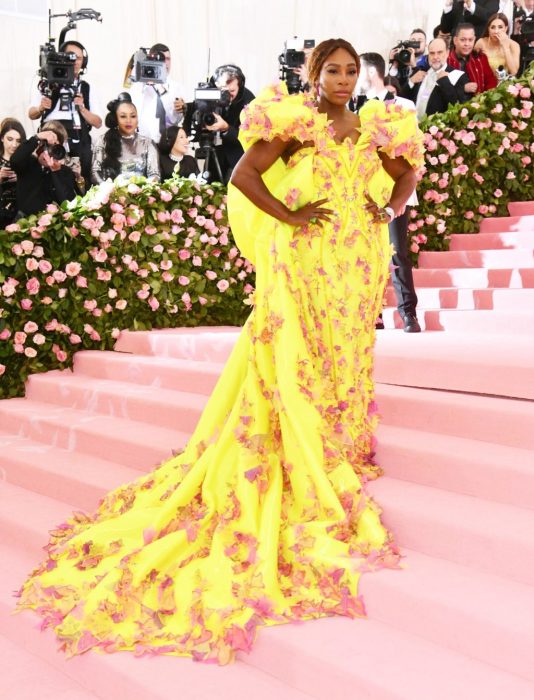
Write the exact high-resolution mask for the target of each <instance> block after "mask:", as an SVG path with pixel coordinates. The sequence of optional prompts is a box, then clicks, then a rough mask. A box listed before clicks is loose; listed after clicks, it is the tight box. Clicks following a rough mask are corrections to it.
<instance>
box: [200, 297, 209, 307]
mask: <svg viewBox="0 0 534 700" xmlns="http://www.w3.org/2000/svg"><path fill="white" fill-rule="evenodd" d="M198 303H199V304H200V305H201V306H204V305H205V304H207V303H208V300H207V299H206V297H198Z"/></svg>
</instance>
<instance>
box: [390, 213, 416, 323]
mask: <svg viewBox="0 0 534 700" xmlns="http://www.w3.org/2000/svg"><path fill="white" fill-rule="evenodd" d="M389 240H390V243H392V245H393V246H394V248H395V251H396V252H395V253H394V255H393V257H392V259H391V261H392V263H393V266H394V270H393V271H392V273H391V278H392V281H393V287H394V289H395V296H396V297H397V308H398V309H399V313H400V314H401V316H404V315H405V314H407V313H412V314H415V310H416V308H417V294H416V293H415V287H414V284H413V274H412V262H411V260H410V255H409V252H408V212H405V213H404V214H402V215H401V216H397V218H396V219H393V221H392V222H391V223H390V224H389Z"/></svg>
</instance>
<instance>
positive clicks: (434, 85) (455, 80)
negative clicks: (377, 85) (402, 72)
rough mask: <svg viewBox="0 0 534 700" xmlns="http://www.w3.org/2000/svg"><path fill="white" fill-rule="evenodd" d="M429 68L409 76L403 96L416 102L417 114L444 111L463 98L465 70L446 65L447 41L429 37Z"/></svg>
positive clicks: (464, 100) (464, 99) (465, 94)
mask: <svg viewBox="0 0 534 700" xmlns="http://www.w3.org/2000/svg"><path fill="white" fill-rule="evenodd" d="M428 60H429V63H430V68H429V69H428V70H427V71H422V70H418V71H416V72H415V73H413V74H412V75H411V76H410V79H409V81H408V84H407V86H406V88H405V89H404V90H403V97H407V98H408V99H409V100H412V101H413V102H415V106H416V110H417V117H418V119H419V120H421V119H422V118H423V117H424V116H425V115H429V114H436V113H437V112H445V111H446V110H447V108H448V106H449V105H451V104H457V103H458V102H466V101H467V99H468V97H469V95H468V94H467V92H466V90H465V86H466V85H467V84H468V80H469V78H468V77H467V75H466V73H465V72H463V71H461V70H458V69H455V68H452V67H450V66H448V65H447V44H446V43H445V41H444V39H432V41H431V42H430V44H429V45H428Z"/></svg>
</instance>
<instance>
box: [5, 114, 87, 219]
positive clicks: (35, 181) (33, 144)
mask: <svg viewBox="0 0 534 700" xmlns="http://www.w3.org/2000/svg"><path fill="white" fill-rule="evenodd" d="M59 126H61V125H59ZM65 156H66V151H65V148H64V147H63V135H62V133H61V129H60V128H58V125H56V124H54V122H51V123H47V124H45V125H44V126H43V128H42V129H41V131H39V133H38V134H37V135H36V136H31V137H30V138H29V139H28V140H27V141H25V142H24V143H22V144H21V145H20V146H19V147H18V148H17V150H16V151H15V152H14V153H13V155H12V156H11V166H12V168H13V170H14V171H15V173H16V175H17V205H18V210H19V218H20V216H29V215H30V214H37V213H38V212H40V211H43V210H44V209H45V208H46V205H47V204H51V203H52V202H56V203H58V204H60V203H61V202H64V201H65V200H69V201H70V200H71V199H74V197H76V195H77V194H79V190H78V188H77V185H76V179H75V176H74V173H73V172H72V170H71V169H70V168H69V167H67V166H66V165H65Z"/></svg>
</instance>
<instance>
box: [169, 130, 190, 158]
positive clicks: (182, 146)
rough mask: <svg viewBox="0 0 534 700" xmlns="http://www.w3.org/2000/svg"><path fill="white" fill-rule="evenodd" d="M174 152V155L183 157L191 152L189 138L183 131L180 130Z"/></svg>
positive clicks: (173, 148)
mask: <svg viewBox="0 0 534 700" xmlns="http://www.w3.org/2000/svg"><path fill="white" fill-rule="evenodd" d="M172 150H173V152H174V153H181V154H182V155H185V154H186V153H187V152H188V151H189V138H188V136H187V134H186V133H185V131H184V130H183V129H178V133H177V134H176V140H175V142H174V145H173V147H172Z"/></svg>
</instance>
